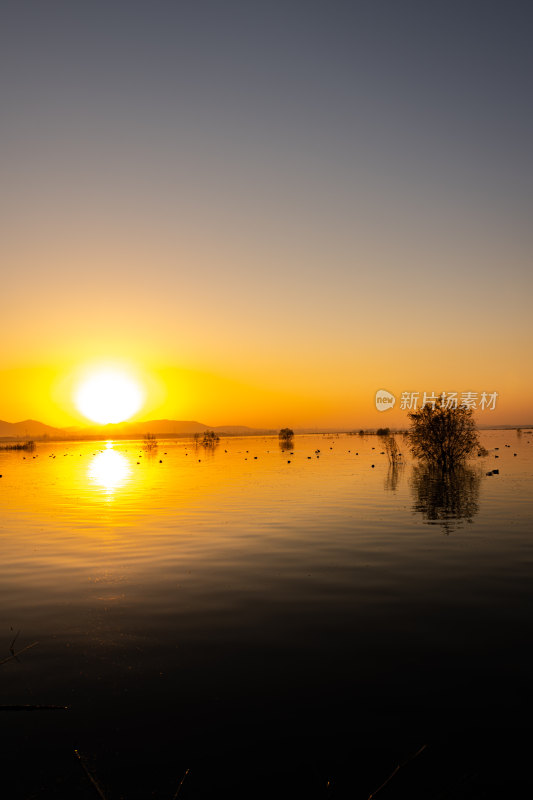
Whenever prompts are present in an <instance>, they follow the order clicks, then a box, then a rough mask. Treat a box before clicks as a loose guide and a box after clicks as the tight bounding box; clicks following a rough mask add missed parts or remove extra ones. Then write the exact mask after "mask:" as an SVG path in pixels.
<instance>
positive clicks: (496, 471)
mask: <svg viewBox="0 0 533 800" xmlns="http://www.w3.org/2000/svg"><path fill="white" fill-rule="evenodd" d="M337 437H338V435H337ZM325 438H331V437H329V436H328V437H325ZM529 443H530V442H529V440H527V444H529ZM199 446H200V445H193V447H194V448H195V449H196V450H197V449H198V447H199ZM505 447H508V448H510V447H511V445H510V444H506V445H505ZM145 449H146V450H148V451H149V452H150V453H151V454H153V451H154V450H157V442H156V443H155V445H154V444H150V445H149V446H148V447H146V448H145ZM286 449H288V448H286ZM329 449H330V450H333V446H330V448H329ZM375 449H376V448H375V447H372V450H375ZM499 449H500V448H499V447H494V451H496V450H499ZM187 450H188V446H187V445H186V446H185V451H186V452H185V455H186V456H188V455H189V453H188V452H187ZM210 450H214V448H213V447H212V446H210ZM104 452H105V449H99V450H96V451H95V452H94V453H92V455H93V456H96V455H97V454H98V453H104ZM124 452H127V450H125V451H124ZM228 452H229V451H228V450H227V449H225V450H224V453H228ZM245 452H246V453H247V454H249V452H250V451H249V450H246V451H245ZM266 452H267V453H270V450H267V451H266ZM237 453H238V454H241V453H242V450H237ZM348 453H351V450H348ZM167 454H168V453H167V451H165V452H164V454H163V455H165V456H166V455H167ZM488 454H489V453H487V455H488ZM68 455H71V456H72V455H74V454H73V453H63V456H68ZM82 455H83V454H82V453H80V454H79V456H80V458H81V457H82ZM289 455H291V456H293V455H294V450H291V451H289ZM314 455H315V458H320V455H321V450H320V449H318V448H317V449H316V450H315V452H314ZM355 455H356V456H358V455H359V451H357V452H355ZM380 455H382V456H383V455H386V453H385V450H381V451H380ZM400 455H401V454H400ZM478 455H481V454H480V453H478ZM517 455H518V453H513V456H517ZM38 457H39V454H38V453H37V454H36V455H34V456H32V459H35V458H38ZM142 457H143V453H139V455H138V458H142ZM499 457H500V456H499V454H497V453H496V452H494V458H499ZM22 458H23V460H25V459H26V456H22ZM48 458H51V459H55V458H56V454H55V453H50V454H49V455H48ZM258 458H259V456H253V460H255V461H257V460H258ZM312 458H313V456H307V460H312ZM244 460H245V461H248V455H247V456H245V458H244ZM201 461H202V459H201V458H199V459H198V463H201ZM136 463H137V464H141V462H140V461H137V462H136ZM159 463H160V464H162V463H163V459H162V458H160V459H159ZM291 463H292V459H290V458H289V459H287V464H291ZM375 466H376V465H375V464H371V465H370V467H371V469H374V468H375ZM499 474H500V470H499V469H496V468H493V469H491V470H488V471H487V472H486V473H485V475H487V476H488V477H492V476H493V475H499ZM0 478H2V475H1V474H0Z"/></svg>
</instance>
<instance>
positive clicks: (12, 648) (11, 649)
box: [9, 628, 20, 656]
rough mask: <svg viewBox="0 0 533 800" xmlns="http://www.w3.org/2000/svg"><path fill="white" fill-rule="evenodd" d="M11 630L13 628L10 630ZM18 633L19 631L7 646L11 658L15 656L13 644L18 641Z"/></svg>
mask: <svg viewBox="0 0 533 800" xmlns="http://www.w3.org/2000/svg"><path fill="white" fill-rule="evenodd" d="M11 630H13V628H11ZM19 633H20V630H18V631H17V632H16V634H15V635H14V637H13V640H12V642H11V644H10V645H9V652H10V653H11V655H12V656H14V655H15V642H16V641H17V639H18V636H19Z"/></svg>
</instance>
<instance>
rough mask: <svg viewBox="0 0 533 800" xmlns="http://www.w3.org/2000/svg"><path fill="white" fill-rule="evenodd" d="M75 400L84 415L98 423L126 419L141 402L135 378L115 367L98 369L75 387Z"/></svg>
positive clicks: (142, 397)
mask: <svg viewBox="0 0 533 800" xmlns="http://www.w3.org/2000/svg"><path fill="white" fill-rule="evenodd" d="M74 402H75V404H76V407H77V409H78V411H80V413H81V414H83V416H85V417H87V418H88V419H90V420H92V421H93V422H97V423H99V424H100V425H107V424H109V423H117V422H125V421H126V420H128V419H130V418H131V417H132V416H133V415H134V414H136V413H137V412H138V411H139V409H140V408H141V407H142V405H143V402H144V392H143V390H142V389H141V386H140V385H139V383H138V382H137V381H135V380H134V379H133V378H131V377H130V376H129V375H127V374H126V373H125V372H122V371H120V370H118V369H115V368H107V369H100V370H98V371H96V372H93V373H92V374H91V375H89V377H87V378H85V379H84V380H83V381H82V382H81V383H80V384H79V386H78V387H77V389H76V393H75V397H74Z"/></svg>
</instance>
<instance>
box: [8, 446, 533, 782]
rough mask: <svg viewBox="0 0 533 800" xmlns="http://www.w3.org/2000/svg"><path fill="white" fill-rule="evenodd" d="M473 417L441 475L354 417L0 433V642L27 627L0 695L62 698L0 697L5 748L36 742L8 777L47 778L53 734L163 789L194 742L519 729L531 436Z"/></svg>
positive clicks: (58, 750) (525, 677) (212, 755)
mask: <svg viewBox="0 0 533 800" xmlns="http://www.w3.org/2000/svg"><path fill="white" fill-rule="evenodd" d="M481 438H482V441H483V444H484V446H485V447H486V448H487V450H488V451H489V455H488V456H485V457H482V458H477V459H475V460H473V461H472V462H470V463H469V465H468V467H467V468H465V469H464V470H461V471H459V472H458V473H457V474H456V475H454V476H452V477H451V478H449V479H448V480H447V481H446V482H443V481H440V480H436V479H435V476H434V475H432V474H431V473H429V472H428V471H427V470H424V469H421V468H419V467H417V466H416V465H414V464H412V463H411V461H410V460H409V458H408V457H406V458H405V464H404V465H403V466H401V467H400V468H399V469H396V470H392V469H391V468H390V467H389V465H388V462H387V457H386V455H384V454H383V453H382V449H383V448H382V446H381V445H380V440H379V439H378V437H375V436H367V437H359V436H347V435H340V436H334V437H326V436H298V437H296V438H295V440H294V443H293V446H292V449H288V450H282V449H281V448H280V446H279V443H278V441H277V439H276V438H274V437H252V438H242V439H241V438H231V439H225V440H221V442H220V443H219V445H218V446H217V447H216V448H215V449H214V450H205V449H204V448H202V447H198V448H195V447H194V445H193V444H192V443H191V441H185V440H172V441H162V440H160V441H159V445H158V447H157V449H155V450H152V451H149V450H146V449H144V447H143V443H142V442H124V441H120V442H107V443H106V442H99V443H94V442H93V443H87V442H83V443H67V444H62V443H53V444H52V443H49V444H39V445H38V446H37V449H36V450H35V451H34V452H33V453H23V452H0V474H2V478H1V479H0V548H1V549H0V552H1V581H0V593H1V603H0V647H1V648H3V651H2V650H0V659H1V658H4V657H7V656H9V647H10V644H11V642H12V639H13V637H14V636H15V634H17V632H18V631H20V633H19V634H18V638H17V640H16V643H15V650H17V649H21V648H23V647H25V646H26V645H28V644H32V643H33V642H38V644H37V645H36V646H35V647H33V648H31V649H29V650H27V651H26V652H24V653H23V654H21V655H20V656H19V658H18V659H17V660H15V659H12V660H10V661H8V662H7V663H5V664H2V665H0V705H5V706H12V705H32V704H35V705H37V704H39V705H41V704H57V705H64V706H68V707H69V708H68V710H67V711H65V712H61V711H44V710H41V711H37V712H31V713H30V712H28V713H24V712H22V713H14V712H8V711H4V712H3V713H4V718H3V722H4V732H5V733H6V730H7V733H6V736H5V740H6V743H7V744H6V747H8V748H9V747H11V748H12V750H13V752H12V754H11V756H10V757H12V758H20V755H17V753H18V754H20V752H21V748H22V749H25V752H26V753H27V752H28V749H29V751H30V752H33V753H35V759H36V760H37V762H39V756H38V752H41V751H42V749H43V748H44V752H46V764H47V767H46V770H45V769H44V767H43V766H42V764H41V766H40V767H39V769H38V770H37V772H38V773H39V774H38V776H37V778H35V779H34V784H35V785H32V786H31V787H30V788H27V787H26V788H24V790H22V789H21V794H20V796H54V792H55V794H56V796H60V793H61V791H63V790H64V791H65V792H66V791H67V788H65V787H68V785H70V784H69V781H71V780H73V781H75V780H77V779H76V778H74V777H72V776H70V777H69V774H70V773H69V770H70V769H71V766H70V762H69V761H68V759H69V758H71V757H72V752H73V749H74V748H78V750H79V752H80V753H81V754H82V755H83V758H84V759H85V765H86V766H87V768H88V769H89V771H92V774H93V775H98V776H99V779H100V781H101V783H103V784H104V785H105V786H107V787H108V791H109V793H110V795H109V796H116V797H119V796H128V797H136V796H139V797H141V796H142V797H145V796H158V797H159V796H161V797H171V796H172V792H171V793H170V794H169V791H170V789H169V787H170V786H171V783H172V780H173V779H174V778H175V776H178V778H179V776H180V775H181V774H183V770H184V769H186V768H188V767H190V765H191V764H196V763H197V762H198V760H200V761H201V759H202V758H204V759H205V760H206V762H209V763H214V760H216V758H217V757H219V758H220V759H221V763H224V764H226V767H227V763H228V761H230V762H231V763H232V764H235V763H239V762H241V763H242V761H243V760H246V762H247V763H251V761H252V760H253V759H254V758H255V757H256V756H257V754H258V753H263V754H264V757H265V758H276V759H281V760H283V759H285V760H287V759H290V753H291V752H292V753H298V754H301V752H302V751H305V752H307V753H308V754H311V755H312V758H311V760H313V759H315V761H316V759H318V761H320V758H323V759H324V760H327V754H328V753H329V754H331V753H333V752H334V753H336V754H337V755H338V754H339V752H341V751H342V752H343V754H344V755H343V758H344V759H345V761H346V760H349V758H350V755H349V754H350V748H351V747H352V746H353V747H355V746H356V745H357V743H359V744H360V743H361V741H367V742H368V741H369V740H371V741H372V742H374V743H376V746H378V745H379V744H380V743H383V747H386V743H387V742H390V741H392V740H396V741H401V740H402V739H405V741H408V740H409V741H422V740H424V737H427V736H431V735H432V733H434V732H435V731H441V732H442V731H449V732H451V733H452V734H453V732H454V731H459V730H462V731H464V730H467V729H469V730H479V729H483V728H484V729H490V730H494V731H499V732H502V731H506V730H509V729H513V730H516V729H520V728H522V727H523V728H524V730H526V729H528V726H529V718H530V713H531V689H530V686H529V685H530V678H531V671H532V667H533V659H532V657H531V655H530V640H531V636H532V634H533V624H532V621H533V583H532V577H533V526H532V520H533V491H532V489H533V435H528V434H527V433H523V434H522V435H521V436H518V435H517V433H516V431H509V432H507V431H505V432H503V431H487V432H483V433H482V434H481ZM399 442H400V443H401V442H402V440H401V437H400V438H399ZM506 445H510V446H506ZM405 449H406V448H405ZM317 451H319V452H317ZM515 454H516V455H515ZM289 462H290V463H289ZM372 465H374V466H372ZM493 469H499V474H498V475H492V476H487V475H486V473H487V472H488V471H491V470H493ZM1 642H3V645H2V644H1ZM6 714H8V715H9V716H8V718H7V722H8V728H7V729H6V727H5V726H6V725H7V722H6V716H5V715H6ZM217 754H218V756H217ZM243 754H245V755H243ZM55 760H57V768H56V767H54V764H55V763H56V761H55ZM72 760H74V758H73V757H72ZM39 763H40V762H39ZM132 763H136V764H137V765H139V764H141V763H142V764H144V765H145V769H144V772H143V769H142V768H141V767H140V766H139V767H138V770H137V769H136V770H135V774H136V775H137V776H138V777H137V779H136V780H137V783H135V781H133V782H132V778H131V764H132ZM128 765H129V766H128ZM78 766H79V765H78V764H76V766H75V767H72V770H75V769H78ZM317 769H318V767H317ZM39 770H40V772H39ZM54 770H55V771H54ZM145 773H151V777H146V775H145ZM72 774H73V775H74V772H73V773H72ZM81 774H82V773H81V767H80V775H81ZM61 781H63V782H64V786H63V784H62V783H61ZM128 781H129V785H128V789H127V791H126V789H125V788H124V786H125V785H126V784H128ZM143 781H144V784H143ZM150 781H151V783H150ZM54 782H55V783H54ZM235 782H236V783H237V782H238V781H237V779H235ZM145 784H146V785H145ZM21 785H23V786H26V784H24V782H22V784H21ZM51 785H53V786H55V789H54V791H52V790H50V786H51ZM87 785H88V784H87ZM141 785H142V788H140V787H141ZM148 785H150V787H151V788H150V792H153V794H152V793H150V792H148V789H147V788H146V786H148ZM198 785H199V784H198ZM47 787H48V795H47ZM62 787H63V788H62ZM119 787H120V788H119ZM85 788H86V790H87V792H88V794H87V796H94V795H91V791H94V790H91V788H90V787H89V788H87V787H85ZM175 788H176V787H174V789H175ZM371 788H372V787H371ZM374 788H375V787H374ZM24 792H26V794H24ZM31 792H33V795H32V794H31ZM39 792H40V794H39ZM81 792H82V789H80V788H79V787H78V789H76V796H85V795H82V793H81ZM113 792H114V794H113ZM158 792H159V793H158ZM185 792H186V786H185V785H184V787H183V796H185ZM200 794H201V792H200V789H198V794H197V796H200ZM367 794H368V792H367ZM191 796H193V795H192V794H191ZM206 796H207V795H206ZM249 796H260V792H259V790H258V789H257V788H256V790H254V791H253V792H251V793H250V794H249ZM320 796H322V795H320ZM324 796H325V795H324ZM353 796H357V795H353Z"/></svg>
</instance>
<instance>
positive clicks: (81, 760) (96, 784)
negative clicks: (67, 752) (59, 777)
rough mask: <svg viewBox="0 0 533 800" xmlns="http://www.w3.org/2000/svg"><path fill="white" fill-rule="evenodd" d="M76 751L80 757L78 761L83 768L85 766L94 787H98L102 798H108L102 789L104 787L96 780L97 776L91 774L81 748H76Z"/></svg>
mask: <svg viewBox="0 0 533 800" xmlns="http://www.w3.org/2000/svg"><path fill="white" fill-rule="evenodd" d="M74 752H75V753H76V756H77V758H78V761H79V762H80V764H81V766H82V768H83V771H84V772H85V774H86V775H87V777H88V778H89V780H90V781H91V783H92V785H93V786H94V788H95V789H96V791H97V792H98V794H99V795H100V797H101V798H102V800H106V796H105V794H104V792H103V790H102V787H101V786H100V785H99V783H98V781H97V780H96V778H93V776H92V775H91V773H90V772H89V769H88V767H87V765H86V763H85V761H84V759H83V758H82V755H81V753H80V752H79V750H74Z"/></svg>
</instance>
